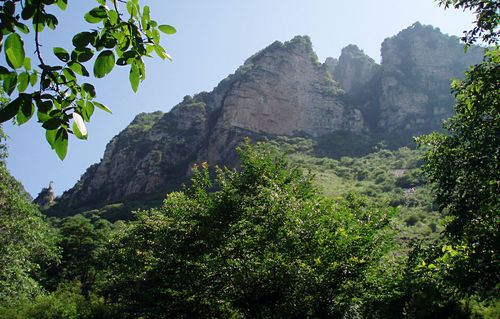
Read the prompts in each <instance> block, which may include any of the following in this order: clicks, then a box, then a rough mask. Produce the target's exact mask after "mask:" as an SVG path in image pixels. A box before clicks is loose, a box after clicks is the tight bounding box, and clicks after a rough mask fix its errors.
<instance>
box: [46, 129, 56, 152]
mask: <svg viewBox="0 0 500 319" xmlns="http://www.w3.org/2000/svg"><path fill="white" fill-rule="evenodd" d="M56 134H57V130H47V131H45V139H46V140H47V142H49V144H50V147H51V148H52V149H54V147H55V146H54V145H55V141H56Z"/></svg>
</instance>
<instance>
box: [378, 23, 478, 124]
mask: <svg viewBox="0 0 500 319" xmlns="http://www.w3.org/2000/svg"><path fill="white" fill-rule="evenodd" d="M381 53H382V79H381V93H382V94H381V97H380V108H381V109H380V122H379V127H380V128H381V129H382V130H385V131H387V132H402V131H405V132H408V134H413V133H415V132H420V133H424V132H428V131H430V130H437V129H439V128H440V127H441V121H442V119H443V118H447V117H449V116H450V115H451V114H452V110H453V109H452V107H450V106H451V105H453V98H452V96H451V95H450V93H449V92H450V90H449V87H450V81H451V80H450V79H451V78H461V77H462V76H463V71H464V70H465V69H466V68H467V66H468V65H472V64H475V63H477V62H479V61H481V58H482V49H481V48H479V47H475V46H473V47H471V48H470V49H469V50H468V51H467V54H464V46H463V44H461V43H460V42H459V39H458V38H457V37H449V36H447V35H445V34H442V33H441V32H440V30H439V29H437V28H433V27H432V26H425V25H422V24H420V23H418V22H417V23H415V24H413V25H412V26H411V27H409V28H407V29H405V30H403V31H401V32H399V33H398V34H397V35H396V36H394V37H391V38H388V39H386V40H385V41H384V42H383V43H382V49H381Z"/></svg>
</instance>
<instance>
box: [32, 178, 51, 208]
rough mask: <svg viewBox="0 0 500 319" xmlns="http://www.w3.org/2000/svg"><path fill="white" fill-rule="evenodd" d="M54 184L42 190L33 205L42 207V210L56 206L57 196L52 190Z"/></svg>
mask: <svg viewBox="0 0 500 319" xmlns="http://www.w3.org/2000/svg"><path fill="white" fill-rule="evenodd" d="M52 184H53V182H52V181H51V182H50V183H49V187H46V188H42V190H41V191H40V193H39V194H38V196H37V197H36V198H35V199H34V200H33V203H35V204H37V205H38V206H40V208H42V209H47V208H49V207H50V206H52V205H54V204H55V200H56V195H55V193H54V189H53V188H52Z"/></svg>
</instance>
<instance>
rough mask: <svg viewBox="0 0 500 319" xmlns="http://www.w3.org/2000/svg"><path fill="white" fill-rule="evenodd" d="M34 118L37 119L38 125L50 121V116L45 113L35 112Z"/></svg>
mask: <svg viewBox="0 0 500 319" xmlns="http://www.w3.org/2000/svg"><path fill="white" fill-rule="evenodd" d="M36 116H37V117H38V122H40V123H43V122H47V121H48V120H50V116H49V115H48V114H47V113H43V112H40V111H37V112H36Z"/></svg>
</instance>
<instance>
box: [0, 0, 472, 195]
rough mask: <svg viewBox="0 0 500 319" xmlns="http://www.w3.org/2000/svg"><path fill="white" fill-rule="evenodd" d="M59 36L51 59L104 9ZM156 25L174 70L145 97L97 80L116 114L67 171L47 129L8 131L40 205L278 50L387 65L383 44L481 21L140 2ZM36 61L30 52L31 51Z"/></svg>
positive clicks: (192, 0) (78, 6) (405, 6)
mask: <svg viewBox="0 0 500 319" xmlns="http://www.w3.org/2000/svg"><path fill="white" fill-rule="evenodd" d="M68 2H69V5H68V11H67V12H65V13H64V14H62V15H60V16H59V22H60V24H59V27H58V29H57V30H56V31H55V32H50V33H49V32H44V35H43V37H42V41H43V42H44V44H45V46H44V50H45V51H46V53H45V55H46V56H49V55H51V51H52V49H51V48H52V47H53V46H61V47H65V48H66V49H68V50H69V49H71V38H72V36H73V35H74V34H75V33H77V32H79V31H82V30H85V29H88V28H91V27H92V25H88V24H86V23H85V22H84V21H83V14H84V12H86V11H88V10H90V9H91V8H92V7H93V6H94V4H96V2H95V1H90V0H86V1H72V0H70V1H68ZM141 3H142V4H148V5H149V6H150V7H151V9H152V18H153V19H155V20H157V21H158V22H160V24H171V25H173V26H175V27H176V28H177V30H178V32H177V34H175V35H173V36H164V38H163V44H164V46H165V47H166V49H167V52H169V53H170V54H171V55H172V57H173V58H174V61H173V62H165V61H161V60H160V59H149V60H148V61H147V63H146V65H147V79H146V81H145V82H144V83H143V84H142V85H141V86H140V88H139V91H138V92H137V93H135V94H134V93H133V92H132V89H131V88H130V84H129V83H128V68H127V69H125V68H123V69H119V68H115V70H113V72H112V73H111V74H110V75H109V76H107V77H106V78H104V79H101V80H93V81H92V82H93V83H94V84H95V86H96V89H97V94H98V101H101V102H103V103H104V104H106V105H107V106H108V107H110V108H111V109H112V111H113V114H112V115H109V114H107V113H105V112H102V111H100V110H96V112H95V113H94V115H93V118H92V121H91V123H90V124H89V125H88V129H89V139H88V140H87V141H80V140H77V139H76V138H70V144H69V150H68V155H67V157H66V159H65V160H64V161H61V160H59V158H58V157H57V155H56V154H55V153H54V152H53V151H52V150H51V149H50V146H49V145H48V143H47V142H46V141H45V133H44V130H43V129H42V128H41V127H40V124H39V123H36V122H35V121H33V120H32V121H30V122H29V123H28V124H25V125H23V126H21V127H16V126H13V125H12V124H10V123H8V124H5V125H4V130H5V131H6V133H7V135H8V136H9V139H8V141H7V145H8V147H9V154H10V156H9V158H8V161H7V165H8V168H9V170H10V172H11V173H12V174H13V175H14V176H15V177H16V178H17V179H19V180H20V181H21V182H22V183H23V184H24V186H25V188H26V189H27V190H28V191H29V192H30V193H31V194H32V195H33V196H36V195H37V194H38V192H39V191H40V190H41V188H42V187H46V186H47V185H48V184H49V181H51V180H52V181H54V188H55V191H56V193H57V195H60V194H61V193H62V192H63V191H65V190H66V189H68V188H70V187H72V186H73V185H74V184H75V183H76V181H77V180H78V179H79V177H80V176H81V175H82V174H83V173H84V172H85V170H86V168H87V167H88V166H90V165H91V164H93V163H96V162H99V160H100V159H101V157H102V155H103V153H104V149H105V147H106V144H107V143H108V142H109V141H110V140H111V138H112V137H113V136H115V135H116V134H118V133H119V132H120V131H121V130H123V129H124V128H125V127H126V126H127V124H128V123H130V121H132V119H133V118H134V116H135V115H137V114H138V113H140V112H153V111H156V110H161V111H164V112H167V111H169V110H170V109H171V108H172V107H173V106H175V105H176V104H177V103H179V102H180V101H181V100H182V98H183V97H184V96H185V95H192V94H195V93H198V92H201V91H211V90H212V89H213V88H214V87H215V86H216V85H217V84H218V82H219V81H221V80H222V79H223V78H225V77H226V76H227V75H229V74H230V73H233V72H234V71H235V70H236V69H237V68H238V66H239V65H241V64H242V63H243V62H244V61H245V59H247V58H248V57H250V56H251V55H252V54H254V53H255V52H257V51H259V50H261V49H263V48H264V47H266V46H268V45H269V44H271V43H272V42H274V41H275V40H280V41H287V40H290V39H291V38H293V37H294V36H295V35H309V36H310V37H311V39H312V42H313V46H314V50H315V51H316V53H317V54H318V57H319V58H320V60H322V61H324V59H326V58H327V57H329V56H331V57H338V56H339V55H340V51H341V49H342V48H343V47H345V46H346V45H348V44H351V43H353V44H357V45H358V46H359V47H360V48H361V49H363V50H364V51H365V53H367V54H368V55H370V56H371V57H372V58H374V59H375V60H376V61H378V62H379V61H380V44H381V43H382V41H383V40H384V39H385V38H387V37H391V36H393V35H395V34H396V33H398V32H399V31H401V30H402V29H404V28H406V27H408V26H410V25H412V24H413V23H415V22H416V21H420V22H421V23H422V24H430V25H433V26H435V27H439V28H440V29H441V31H442V32H444V33H447V34H450V35H451V34H453V35H457V36H460V35H461V34H462V31H463V30H466V29H470V28H471V24H472V22H473V21H474V17H473V16H472V15H471V14H470V13H463V12H461V11H456V10H448V11H444V10H443V8H440V7H439V6H438V5H437V3H436V2H435V1H433V0H357V1H348V0H309V1H304V0H253V1H243V0H210V1H208V0H177V1H141ZM28 52H31V51H28Z"/></svg>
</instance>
